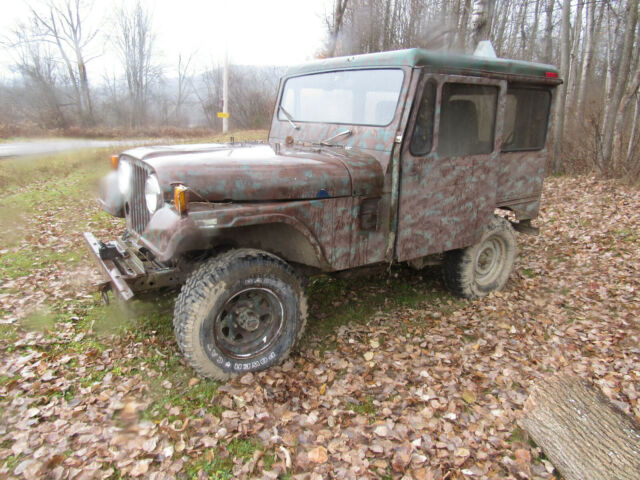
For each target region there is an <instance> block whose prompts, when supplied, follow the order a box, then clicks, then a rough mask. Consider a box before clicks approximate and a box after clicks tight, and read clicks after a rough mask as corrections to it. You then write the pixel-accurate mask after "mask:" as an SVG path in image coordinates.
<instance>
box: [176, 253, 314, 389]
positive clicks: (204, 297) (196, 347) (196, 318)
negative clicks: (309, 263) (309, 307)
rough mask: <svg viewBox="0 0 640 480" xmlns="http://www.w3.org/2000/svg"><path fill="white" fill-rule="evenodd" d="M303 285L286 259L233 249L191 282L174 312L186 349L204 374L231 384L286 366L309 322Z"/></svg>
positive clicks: (198, 272)
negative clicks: (242, 377)
mask: <svg viewBox="0 0 640 480" xmlns="http://www.w3.org/2000/svg"><path fill="white" fill-rule="evenodd" d="M306 316H307V313H306V299H305V297H304V292H303V289H302V283H301V281H300V279H299V278H298V276H297V275H296V274H295V273H294V271H293V269H292V268H291V267H290V266H289V265H288V264H287V263H286V262H285V261H283V260H282V259H280V258H278V257H276V256H275V255H271V254H269V253H267V252H262V251H259V250H250V249H241V250H232V251H230V252H227V253H225V254H222V255H221V256H219V257H216V258H214V259H211V260H209V261H207V262H206V263H205V264H204V265H202V266H201V267H200V268H198V269H197V270H195V271H194V272H193V273H192V274H191V276H190V277H189V278H188V280H187V282H186V283H185V285H184V287H183V288H182V291H181V292H180V295H179V296H178V300H177V301H176V307H175V314H174V328H175V333H176V339H177V341H178V345H179V346H180V349H181V350H182V352H183V353H184V355H185V357H186V358H187V360H188V361H189V363H190V364H191V365H192V366H193V367H194V369H195V370H196V371H197V372H198V373H199V374H200V375H202V376H204V377H207V378H212V379H216V380H225V379H228V378H230V377H232V376H235V375H238V374H242V373H245V372H253V371H257V370H262V369H265V368H268V367H270V366H272V365H275V364H277V363H280V362H282V361H283V360H284V359H285V358H287V356H288V355H289V353H290V352H291V349H292V347H293V345H294V344H295V342H296V341H297V340H298V339H299V338H300V336H301V335H302V331H303V329H304V325H305V323H306Z"/></svg>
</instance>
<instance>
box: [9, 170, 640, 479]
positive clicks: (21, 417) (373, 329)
mask: <svg viewBox="0 0 640 480" xmlns="http://www.w3.org/2000/svg"><path fill="white" fill-rule="evenodd" d="M71 177H73V176H71ZM74 181H75V180H74V179H73V178H71V179H70V180H69V182H72V183H70V184H69V185H66V184H65V185H66V186H64V188H63V187H62V186H61V187H59V190H60V191H61V192H63V193H64V192H67V191H69V192H71V191H75V190H73V188H74V185H75V184H74V183H73V182H74ZM82 181H84V180H80V179H79V180H78V182H82ZM48 185H49V184H48V183H47V182H46V180H42V179H36V180H34V181H33V182H31V183H28V184H27V185H26V186H23V187H21V189H18V190H16V193H15V195H17V196H15V197H11V198H13V200H11V198H10V199H9V200H6V199H5V200H3V201H4V202H5V203H3V204H0V206H4V208H5V210H4V212H5V213H4V217H3V222H6V221H10V219H11V217H10V216H9V214H8V213H7V211H8V210H7V209H8V208H10V207H11V204H10V203H7V202H8V201H13V202H19V201H27V200H29V201H33V200H34V199H41V198H44V199H45V201H43V203H42V204H41V207H40V208H38V209H37V211H32V213H31V214H30V215H21V218H20V219H16V220H15V222H16V225H18V226H19V229H20V231H21V232H22V234H21V237H20V240H19V241H16V242H14V243H13V244H10V245H7V246H5V247H2V248H4V249H3V250H1V251H0V255H1V256H0V268H2V273H3V274H2V275H0V277H3V278H2V279H1V280H0V282H2V284H1V285H0V288H1V291H0V309H2V312H1V313H2V320H1V321H2V325H0V352H2V355H1V357H0V419H1V420H0V477H4V478H13V477H15V478H44V477H47V478H55V479H58V478H74V479H84V478H122V477H141V478H158V479H159V478H253V477H257V478H310V479H320V478H347V479H349V478H353V479H361V478H415V479H462V478H469V479H482V478H511V479H551V478H554V476H555V478H557V476H558V475H557V473H556V472H554V469H553V466H552V465H551V464H550V463H549V461H548V460H547V459H546V458H545V457H544V455H543V453H542V452H541V450H540V449H539V448H538V447H536V446H535V445H534V444H533V443H532V442H531V441H530V440H529V439H528V437H527V435H526V432H524V431H523V430H522V429H520V428H519V427H518V424H517V419H518V417H519V415H520V413H521V409H522V406H523V403H524V401H525V399H526V398H527V396H528V393H529V391H530V389H531V386H532V384H533V383H534V382H535V381H536V380H539V379H541V378H544V377H545V376H548V375H553V374H556V373H560V372H565V373H570V374H573V375H578V376H580V377H583V378H585V379H587V380H589V381H591V382H593V383H594V384H595V385H596V386H597V387H599V388H600V389H601V390H602V391H603V392H604V393H605V395H606V396H607V397H608V398H609V399H610V400H611V401H612V402H613V403H614V404H615V405H617V406H618V407H620V408H621V409H622V410H623V411H625V412H626V413H627V414H629V415H632V416H635V418H636V419H640V404H639V403H638V396H639V395H640V320H639V319H640V271H639V270H640V255H638V251H639V247H640V194H639V192H638V190H636V189H633V188H629V187H626V186H624V185H621V184H619V183H616V182H613V181H603V180H596V179H594V178H589V177H578V178H570V177H558V178H549V179H548V180H547V181H546V185H545V190H544V197H543V209H542V212H541V215H540V218H539V219H538V220H537V221H536V224H537V225H538V226H539V227H540V228H541V235H540V236H537V237H533V236H525V235H519V236H518V241H519V245H520V252H519V257H518V259H517V263H516V267H515V270H514V272H513V274H512V275H511V278H510V281H509V283H508V284H507V287H506V289H505V290H504V291H502V292H500V293H497V294H493V295H491V296H489V297H488V298H484V299H480V300H476V301H472V302H469V301H463V300H459V299H456V298H454V297H452V296H451V295H450V294H449V293H447V291H446V290H445V289H444V286H443V284H442V282H441V280H440V270H439V268H438V267H430V268H427V269H425V270H423V271H420V272H414V271H411V270H408V269H405V268H402V267H394V268H393V269H391V270H390V272H389V273H387V271H386V270H383V271H382V273H381V272H377V273H375V274H371V275H369V276H364V277H358V278H356V279H344V278H334V277H319V278H317V279H314V280H312V281H311V282H310V284H309V286H308V289H307V293H308V296H309V300H310V312H311V318H310V322H309V326H308V329H307V332H306V334H305V336H304V338H303V341H302V342H301V344H300V345H299V346H298V348H297V349H296V351H295V353H294V355H293V356H292V357H291V358H290V360H289V361H287V362H286V363H285V364H284V365H282V366H280V367H277V368H272V369H270V370H267V371H264V372H261V373H258V374H247V375H245V376H243V377H240V378H237V379H234V380H232V381H229V382H227V383H225V384H222V383H216V382H209V381H205V380H200V379H198V378H195V377H194V374H193V372H192V371H191V370H190V368H189V367H188V366H186V365H185V364H184V362H183V360H182V358H181V356H180V353H179V351H178V348H177V346H176V344H175V341H174V339H173V334H172V330H171V309H172V302H173V298H174V297H173V296H174V295H175V294H163V295H162V296H161V297H160V298H151V299H144V300H140V301H137V302H135V303H134V304H133V306H132V309H133V315H132V316H125V315H123V314H121V313H120V312H119V311H118V310H117V309H115V308H112V307H106V306H103V305H101V303H100V300H99V297H98V295H97V294H96V293H95V292H93V291H92V290H91V289H90V283H91V280H95V279H96V272H95V269H94V268H93V266H92V265H91V263H90V262H89V260H88V257H87V256H86V255H85V254H84V253H83V250H82V245H81V244H80V234H81V232H82V230H83V229H90V230H92V231H94V232H96V233H97V236H98V237H99V238H103V239H107V238H112V237H113V236H115V235H116V234H117V232H118V230H119V229H120V228H121V224H120V223H119V222H117V221H115V220H113V219H110V218H108V217H107V216H106V215H104V214H101V213H99V212H98V209H97V207H96V206H95V205H94V203H93V201H92V200H91V199H90V198H87V196H86V195H77V196H76V195H75V194H73V195H72V194H68V196H67V198H69V199H70V200H68V201H57V200H56V201H46V199H47V198H49V197H48V196H49V195H52V194H51V193H50V188H48ZM65 189H68V190H65ZM21 195H22V196H21ZM24 195H27V197H24ZM29 195H30V196H29ZM25 198H26V200H25ZM56 198H57V197H56Z"/></svg>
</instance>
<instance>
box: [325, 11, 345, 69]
mask: <svg viewBox="0 0 640 480" xmlns="http://www.w3.org/2000/svg"><path fill="white" fill-rule="evenodd" d="M347 2H348V0H336V2H335V8H334V11H333V25H332V26H331V33H330V36H329V45H328V47H327V56H328V57H333V56H335V54H336V47H337V45H338V36H339V35H340V30H341V29H342V20H343V18H344V11H345V10H346V9H347Z"/></svg>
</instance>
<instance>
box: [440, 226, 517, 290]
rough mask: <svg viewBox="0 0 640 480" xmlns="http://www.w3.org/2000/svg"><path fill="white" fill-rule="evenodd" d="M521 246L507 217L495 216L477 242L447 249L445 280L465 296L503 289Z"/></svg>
mask: <svg viewBox="0 0 640 480" xmlns="http://www.w3.org/2000/svg"><path fill="white" fill-rule="evenodd" d="M517 250H518V247H517V242H516V235H515V232H514V230H513V227H512V226H511V224H510V223H509V221H508V220H506V219H504V218H502V217H494V218H493V219H492V220H491V222H489V224H488V225H487V227H486V228H485V230H484V232H483V234H482V238H481V239H480V241H479V242H478V243H476V244H474V245H471V246H469V247H467V248H462V249H459V250H452V251H450V252H446V253H445V256H444V264H443V274H444V283H445V285H446V286H447V287H448V288H449V290H451V291H452V292H453V293H454V294H456V295H458V296H460V297H465V298H478V297H484V296H485V295H488V294H489V293H491V292H494V291H496V290H500V289H502V288H503V287H504V286H505V284H506V283H507V280H508V279H509V275H510V273H511V269H512V268H513V263H514V261H515V257H516V253H517Z"/></svg>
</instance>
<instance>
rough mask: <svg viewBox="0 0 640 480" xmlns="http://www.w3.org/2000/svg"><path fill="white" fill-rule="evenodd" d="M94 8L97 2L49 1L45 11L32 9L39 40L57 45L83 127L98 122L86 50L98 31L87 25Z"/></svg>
mask: <svg viewBox="0 0 640 480" xmlns="http://www.w3.org/2000/svg"><path fill="white" fill-rule="evenodd" d="M92 6H93V2H90V1H86V0H48V1H47V2H45V4H44V8H39V9H37V8H33V7H32V8H31V14H32V16H33V18H34V20H35V21H34V24H35V26H36V28H37V33H38V35H39V37H40V38H41V39H42V40H43V41H45V42H49V43H52V44H54V45H56V47H57V49H58V53H59V54H60V57H61V58H62V60H63V62H64V65H65V67H66V72H67V75H68V77H69V81H70V83H71V85H72V87H73V91H74V97H75V102H76V105H77V108H78V113H79V115H80V118H81V120H82V121H83V123H93V120H94V119H93V107H92V104H91V94H90V90H89V80H88V77H87V61H88V59H87V58H86V50H87V47H88V46H89V45H90V44H91V42H92V41H93V40H94V39H95V38H96V35H97V34H98V30H97V29H95V28H94V29H90V28H87V27H86V25H85V24H84V20H85V17H86V16H87V15H88V12H89V11H91V8H92Z"/></svg>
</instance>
